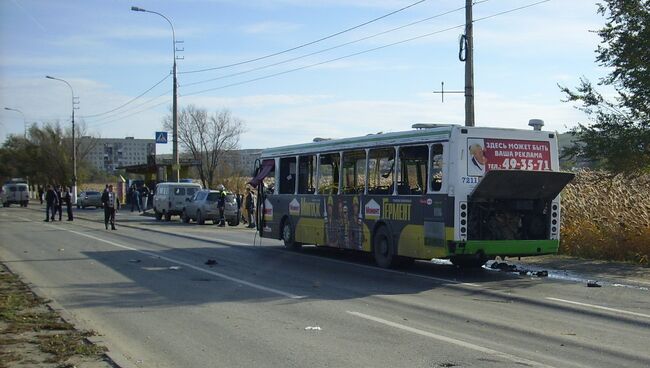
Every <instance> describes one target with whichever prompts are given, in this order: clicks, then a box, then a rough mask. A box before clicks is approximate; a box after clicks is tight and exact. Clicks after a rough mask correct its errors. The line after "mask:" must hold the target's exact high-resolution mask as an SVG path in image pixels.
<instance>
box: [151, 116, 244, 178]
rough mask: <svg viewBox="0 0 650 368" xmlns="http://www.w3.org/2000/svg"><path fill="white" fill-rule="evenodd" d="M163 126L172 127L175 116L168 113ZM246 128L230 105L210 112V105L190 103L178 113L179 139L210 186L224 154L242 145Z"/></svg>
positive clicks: (201, 176) (165, 127)
mask: <svg viewBox="0 0 650 368" xmlns="http://www.w3.org/2000/svg"><path fill="white" fill-rule="evenodd" d="M163 128H164V129H166V130H172V120H171V117H170V116H166V117H165V119H164V120H163ZM244 131H245V124H244V121H243V120H241V119H238V118H236V117H233V116H232V114H231V113H230V111H229V110H228V109H222V110H221V111H217V112H215V113H214V114H212V115H208V112H207V110H206V109H202V108H197V107H196V106H194V105H189V106H187V107H185V108H183V109H181V111H180V113H179V114H178V142H179V144H180V145H181V147H182V148H183V149H184V150H185V151H186V152H188V153H189V154H190V155H191V156H192V158H193V159H194V160H200V161H201V165H200V166H199V167H197V169H198V172H199V177H200V179H201V183H202V184H203V186H204V187H206V188H209V187H210V186H212V185H213V184H215V183H214V179H215V176H216V172H217V167H218V166H219V165H220V164H221V160H222V159H223V157H224V155H225V154H226V153H227V152H229V151H232V150H235V149H237V148H238V147H239V137H240V136H241V134H242V133H243V132H244Z"/></svg>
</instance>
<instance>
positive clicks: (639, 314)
mask: <svg viewBox="0 0 650 368" xmlns="http://www.w3.org/2000/svg"><path fill="white" fill-rule="evenodd" d="M546 299H548V300H553V301H556V302H561V303H567V304H573V305H579V306H581V307H587V308H594V309H600V310H605V311H608V312H614V313H621V314H629V315H631V316H637V317H644V318H650V315H648V314H643V313H637V312H630V311H626V310H622V309H614V308H609V307H603V306H600V305H593V304H587V303H580V302H574V301H572V300H566V299H558V298H551V297H546Z"/></svg>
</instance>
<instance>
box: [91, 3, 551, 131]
mask: <svg viewBox="0 0 650 368" xmlns="http://www.w3.org/2000/svg"><path fill="white" fill-rule="evenodd" d="M485 1H489V0H482V1H479V2H485ZM549 1H551V0H541V1H537V2H535V3H531V4H527V5H523V6H520V7H516V8H512V9H509V10H505V11H502V12H498V13H494V14H491V15H488V16H485V17H480V18H476V19H474V20H473V21H472V23H476V22H479V21H483V20H487V19H491V18H494V17H498V16H501V15H504V14H508V13H512V12H515V11H519V10H523V9H526V8H530V7H533V6H536V5H539V4H542V3H546V2H549ZM479 2H476V3H479ZM465 26H466V25H465V24H459V25H456V26H452V27H447V28H444V29H440V30H438V31H435V32H430V33H426V34H423V35H419V36H415V37H411V38H408V39H405V40H401V41H396V42H393V43H390V44H387V45H383V46H378V47H374V48H371V49H367V50H363V51H359V52H355V53H352V54H348V55H344V56H341V57H337V58H333V59H329V60H325V61H322V62H318V63H314V64H310V65H305V66H302V67H297V68H293V69H290V70H286V71H282V72H278V73H273V74H270V75H266V76H261V77H257V78H252V79H248V80H245V81H241V82H235V83H230V84H227V85H223V86H218V87H214V88H209V89H204V90H200V91H195V92H190V93H186V94H183V95H182V96H180V97H187V96H194V95H199V94H203V93H206V92H211V91H216V90H221V89H225V88H229V87H234V86H239V85H243V84H248V83H253V82H256V81H260V80H265V79H269V78H273V77H277V76H280V75H285V74H289V73H293V72H296V71H300V70H305V69H309V68H313V67H316V66H320V65H323V64H328V63H332V62H335V61H339V60H342V59H346V58H350V57H354V56H358V55H362V54H366V53H369V52H373V51H378V50H381V49H385V48H388V47H392V46H396V45H399V44H403V43H407V42H411V41H415V40H418V39H422V38H426V37H431V36H433V35H436V34H440V33H444V32H448V31H450V30H453V29H458V28H462V27H465ZM167 93H168V92H167ZM159 97H161V96H158V97H157V98H159ZM164 103H166V101H165V102H163V103H160V104H157V105H154V106H151V107H149V108H147V109H144V110H141V111H138V112H135V113H133V114H130V115H128V116H125V117H121V118H122V119H123V118H126V117H129V116H132V115H136V114H139V113H142V112H145V111H148V110H151V109H153V108H155V107H158V106H160V105H162V104H164ZM142 105H144V104H142ZM142 105H139V106H142ZM103 124H105V123H102V124H100V125H103Z"/></svg>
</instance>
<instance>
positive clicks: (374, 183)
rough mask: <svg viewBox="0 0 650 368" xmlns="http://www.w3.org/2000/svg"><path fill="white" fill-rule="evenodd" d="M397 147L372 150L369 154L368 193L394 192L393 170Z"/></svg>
mask: <svg viewBox="0 0 650 368" xmlns="http://www.w3.org/2000/svg"><path fill="white" fill-rule="evenodd" d="M394 169H395V149H393V148H392V147H391V148H383V149H374V150H370V154H369V155H368V194H390V193H392V192H393V171H394Z"/></svg>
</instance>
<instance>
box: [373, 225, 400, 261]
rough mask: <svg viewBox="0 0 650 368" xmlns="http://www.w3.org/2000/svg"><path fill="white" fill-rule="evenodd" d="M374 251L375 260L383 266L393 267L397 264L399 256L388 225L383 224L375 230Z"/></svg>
mask: <svg viewBox="0 0 650 368" xmlns="http://www.w3.org/2000/svg"><path fill="white" fill-rule="evenodd" d="M372 251H373V254H374V256H375V262H376V263H377V265H378V266H379V267H381V268H393V267H395V266H396V265H397V261H398V257H397V255H396V254H395V249H394V246H393V241H392V239H391V236H390V233H389V232H388V229H386V226H382V227H380V228H379V229H377V231H376V232H375V235H374V236H373V239H372Z"/></svg>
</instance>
